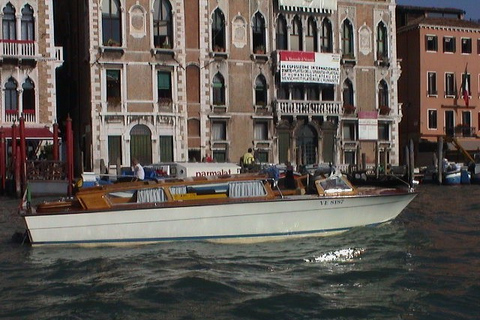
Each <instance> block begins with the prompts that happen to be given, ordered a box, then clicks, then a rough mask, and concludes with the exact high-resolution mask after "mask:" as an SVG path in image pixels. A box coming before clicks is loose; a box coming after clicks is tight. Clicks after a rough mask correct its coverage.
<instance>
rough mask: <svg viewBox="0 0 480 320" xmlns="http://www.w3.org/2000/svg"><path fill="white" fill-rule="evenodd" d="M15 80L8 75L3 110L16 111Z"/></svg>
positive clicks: (16, 93)
mask: <svg viewBox="0 0 480 320" xmlns="http://www.w3.org/2000/svg"><path fill="white" fill-rule="evenodd" d="M17 87H18V84H17V81H16V80H15V79H14V78H12V77H10V78H9V79H8V81H7V83H6V84H5V110H6V111H7V113H16V112H17V110H18V91H17Z"/></svg>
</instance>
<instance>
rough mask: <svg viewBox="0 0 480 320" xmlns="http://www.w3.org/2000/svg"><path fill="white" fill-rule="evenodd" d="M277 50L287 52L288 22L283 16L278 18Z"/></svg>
mask: <svg viewBox="0 0 480 320" xmlns="http://www.w3.org/2000/svg"><path fill="white" fill-rule="evenodd" d="M276 33H277V35H276V36H277V50H287V49H288V47H287V42H288V33H287V21H286V20H285V17H284V16H283V15H279V16H278V18H277V29H276Z"/></svg>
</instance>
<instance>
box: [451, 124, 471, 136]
mask: <svg viewBox="0 0 480 320" xmlns="http://www.w3.org/2000/svg"><path fill="white" fill-rule="evenodd" d="M443 132H444V133H445V134H446V135H447V136H449V137H461V138H462V137H463V138H468V137H475V136H476V132H477V131H476V128H475V127H469V126H466V125H461V124H460V125H457V126H456V127H444V128H443Z"/></svg>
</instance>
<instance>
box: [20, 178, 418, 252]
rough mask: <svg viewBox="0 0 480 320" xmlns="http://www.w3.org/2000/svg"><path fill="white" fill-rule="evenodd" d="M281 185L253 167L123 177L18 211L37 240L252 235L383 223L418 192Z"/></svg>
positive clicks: (329, 183)
mask: <svg viewBox="0 0 480 320" xmlns="http://www.w3.org/2000/svg"><path fill="white" fill-rule="evenodd" d="M282 185H284V184H282V183H277V182H274V181H272V180H271V179H269V178H268V177H267V176H265V175H253V174H251V175H249V174H242V175H228V176H220V177H210V176H207V177H195V178H186V179H175V180H162V181H141V182H125V183H117V184H111V185H103V186H97V187H92V188H84V189H81V190H79V191H78V193H77V194H76V195H75V197H73V198H69V199H63V200H59V201H55V202H44V203H40V204H38V205H37V206H35V207H32V206H30V205H29V204H28V203H23V205H22V206H21V209H20V214H21V216H22V217H23V218H24V220H25V224H26V229H27V233H28V237H29V240H30V242H31V243H32V244H34V245H36V244H72V243H75V244H104V243H105V244H107V243H134V242H158V241H173V240H217V241H218V240H219V241H230V242H245V241H247V242H255V241H265V240H276V239H285V238H289V237H301V236H312V235H329V234H335V233H339V232H342V231H346V230H348V229H350V228H354V227H360V226H368V225H377V224H381V223H385V222H388V221H391V220H393V219H394V218H395V217H397V216H398V214H400V212H401V211H402V210H403V209H404V208H405V207H406V206H407V205H408V204H409V203H410V201H412V200H413V198H414V197H415V195H416V193H415V192H413V191H412V190H410V189H398V188H374V187H368V188H358V189H357V188H355V187H353V186H352V185H351V184H350V183H349V181H348V180H346V177H345V176H342V175H337V174H336V175H332V176H330V177H328V178H321V179H310V177H308V176H302V177H297V178H296V179H295V188H292V189H283V188H281V186H282Z"/></svg>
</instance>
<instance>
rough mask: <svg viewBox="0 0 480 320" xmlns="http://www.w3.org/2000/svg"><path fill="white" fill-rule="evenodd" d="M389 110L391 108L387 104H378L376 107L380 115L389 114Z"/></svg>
mask: <svg viewBox="0 0 480 320" xmlns="http://www.w3.org/2000/svg"><path fill="white" fill-rule="evenodd" d="M390 110H391V109H390V108H389V107H388V106H380V108H378V112H379V114H380V115H382V116H388V115H389V114H390Z"/></svg>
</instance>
